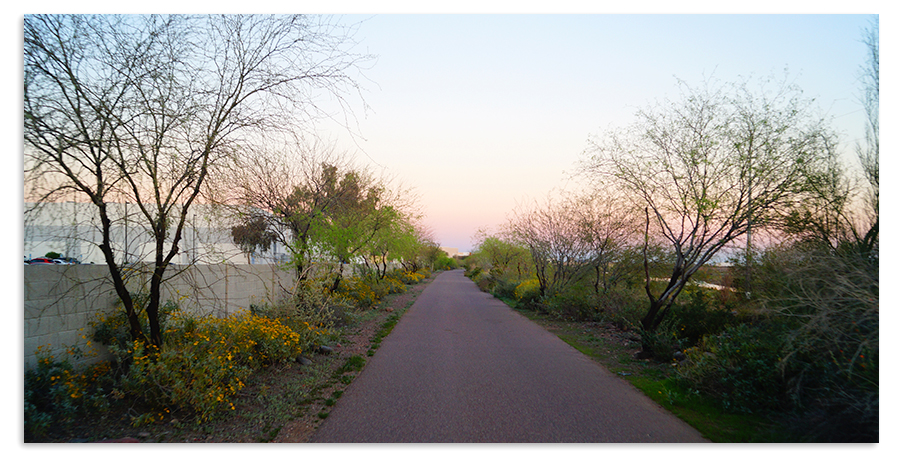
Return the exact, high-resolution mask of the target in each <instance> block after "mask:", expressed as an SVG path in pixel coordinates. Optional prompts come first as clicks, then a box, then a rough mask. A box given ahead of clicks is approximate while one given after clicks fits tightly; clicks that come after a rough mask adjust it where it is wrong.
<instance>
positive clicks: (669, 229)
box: [585, 82, 834, 353]
mask: <svg viewBox="0 0 900 462" xmlns="http://www.w3.org/2000/svg"><path fill="white" fill-rule="evenodd" d="M680 86H681V89H682V95H681V99H679V100H676V101H667V102H665V103H662V104H659V105H657V106H655V107H649V108H647V109H645V110H641V111H639V112H638V113H637V115H636V122H635V123H634V124H633V125H632V126H630V127H629V128H626V129H622V130H618V131H615V130H613V131H611V132H610V133H608V134H607V135H605V136H603V137H602V138H596V139H594V140H592V142H591V146H590V147H589V149H588V151H587V154H588V158H587V161H586V164H585V167H586V171H587V172H588V173H589V174H591V175H593V176H594V177H595V178H596V179H598V180H602V181H605V183H606V184H612V185H613V186H614V187H622V188H624V190H626V191H628V192H630V195H631V197H632V199H633V200H634V202H635V203H636V204H637V205H638V206H639V207H640V208H642V209H643V211H644V218H645V226H644V232H645V238H646V239H647V240H649V236H650V233H651V231H652V232H654V233H658V235H659V236H660V237H661V238H662V239H663V240H664V242H666V244H667V245H668V246H670V248H671V250H672V251H673V254H674V257H673V261H672V262H671V272H670V273H669V274H670V275H669V277H668V278H667V280H666V281H665V283H664V284H665V285H664V287H663V288H662V289H661V290H660V291H655V290H653V287H652V284H651V277H650V271H649V261H648V259H647V256H646V252H645V258H644V265H645V291H646V294H647V297H648V298H649V301H650V306H649V308H648V310H647V313H646V315H645V316H644V317H643V318H642V320H641V325H642V327H643V329H644V330H645V331H646V332H652V331H654V330H655V329H656V327H657V326H659V324H660V322H661V321H662V320H663V318H664V317H665V315H666V313H667V312H668V311H669V309H670V308H671V306H672V304H673V303H674V301H675V299H676V297H677V296H678V294H679V293H681V291H682V289H683V288H684V286H685V284H687V282H688V280H689V279H690V278H691V276H692V275H693V274H694V273H695V272H696V271H697V270H699V269H700V267H701V266H702V265H703V264H705V263H706V262H708V261H709V260H710V258H712V257H713V256H714V255H715V254H716V253H717V252H718V251H719V250H721V249H722V248H723V247H724V246H725V245H727V244H729V243H731V242H733V241H734V240H735V239H737V238H738V237H740V236H744V235H745V234H746V233H748V232H749V231H750V230H751V226H753V227H756V226H763V225H765V223H766V220H767V219H768V218H769V217H770V216H771V215H772V214H773V212H774V211H776V210H778V209H779V207H781V206H783V205H784V203H785V201H786V200H787V199H789V198H790V197H791V196H792V195H793V194H795V193H796V192H797V190H798V188H801V187H802V184H803V180H804V175H805V171H806V166H807V165H809V164H811V163H814V162H816V161H817V160H818V159H820V158H821V157H823V156H825V155H826V153H827V151H828V149H829V147H830V146H833V139H834V135H833V134H832V133H831V132H830V131H829V130H828V129H827V127H826V125H825V122H824V120H823V119H822V118H820V117H817V116H816V115H815V114H814V113H813V110H812V105H811V103H812V102H811V101H810V100H807V99H804V98H803V97H802V95H801V92H800V91H799V90H798V89H796V88H794V87H792V86H789V85H785V84H779V85H775V87H774V88H773V89H772V91H766V90H767V88H766V85H763V86H762V89H761V91H759V92H754V91H752V90H751V89H750V87H749V86H748V84H747V82H743V83H739V84H736V85H713V84H712V83H708V84H707V85H705V86H703V87H701V88H690V87H688V86H687V85H685V84H684V83H683V82H681V84H680ZM601 184H602V183H601ZM645 249H646V246H645ZM644 348H645V353H649V351H646V350H648V348H649V347H648V345H646V344H645V345H644Z"/></svg>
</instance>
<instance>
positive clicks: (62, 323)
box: [23, 264, 294, 369]
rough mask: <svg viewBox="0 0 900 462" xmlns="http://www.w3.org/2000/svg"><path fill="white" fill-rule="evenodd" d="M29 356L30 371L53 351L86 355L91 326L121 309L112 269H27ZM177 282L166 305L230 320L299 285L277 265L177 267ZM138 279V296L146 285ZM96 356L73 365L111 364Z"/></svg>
mask: <svg viewBox="0 0 900 462" xmlns="http://www.w3.org/2000/svg"><path fill="white" fill-rule="evenodd" d="M24 270H25V275H24V276H25V278H24V279H25V291H24V299H25V300H24V326H23V328H24V340H25V341H24V356H25V368H26V369H29V368H32V367H34V366H35V365H36V364H37V359H36V357H35V354H34V353H35V351H36V350H37V348H38V347H39V346H42V345H48V346H49V349H50V352H51V354H53V355H54V356H55V357H57V358H61V357H63V356H64V353H65V351H66V349H67V348H68V347H75V346H77V347H81V348H82V349H83V350H85V351H86V352H87V351H88V350H89V348H86V344H87V339H86V338H83V336H84V337H87V338H90V336H91V328H90V322H91V320H93V319H95V317H96V315H97V314H98V313H100V312H109V311H112V310H114V309H116V304H117V302H118V297H117V296H116V294H115V290H114V289H113V286H112V282H111V281H110V280H109V270H108V268H107V267H106V265H72V266H64V265H31V266H25V267H24ZM169 276H172V279H171V280H170V281H169V282H168V283H167V284H166V285H165V286H164V288H163V293H162V300H163V302H165V301H166V300H176V301H178V303H179V304H180V305H181V306H182V308H184V309H187V310H190V311H191V312H194V313H196V314H200V315H210V316H216V317H225V316H228V315H230V314H234V313H237V312H238V311H240V310H241V309H249V308H250V305H251V304H263V303H267V302H274V301H277V300H278V299H279V298H280V297H281V296H283V294H284V293H285V290H286V289H290V288H291V287H292V285H293V283H294V273H293V272H292V271H284V270H281V269H278V268H277V267H276V265H271V264H265V265H231V264H220V265H204V266H194V267H173V268H171V269H170V270H169V272H167V277H169ZM146 283H147V280H146V278H141V277H137V278H134V279H133V280H132V281H131V282H130V283H129V286H130V289H131V290H132V291H138V290H140V288H141V285H143V284H146ZM91 349H93V350H94V351H95V352H96V356H86V357H84V358H81V359H72V362H73V363H74V364H79V363H91V362H96V361H100V360H103V359H106V358H108V357H109V356H108V352H107V351H106V349H105V348H104V347H103V346H102V345H96V344H92V346H91Z"/></svg>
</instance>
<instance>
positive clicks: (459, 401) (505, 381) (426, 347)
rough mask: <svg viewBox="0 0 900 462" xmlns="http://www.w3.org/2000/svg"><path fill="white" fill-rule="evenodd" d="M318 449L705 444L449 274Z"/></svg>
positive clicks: (334, 419) (382, 355)
mask: <svg viewBox="0 0 900 462" xmlns="http://www.w3.org/2000/svg"><path fill="white" fill-rule="evenodd" d="M310 441H311V442H336V443H349V442H371V443H397V442H410V443H412V442H418V443H426V442H472V443H475V442H489V443H516V442H585V443H591V442H593V443H603V442H632V443H643V442H702V441H705V440H704V439H703V438H702V437H701V436H700V434H699V433H698V432H697V431H696V430H695V429H693V428H692V427H690V426H689V425H687V424H685V423H684V422H682V421H681V420H679V419H678V418H676V417H674V416H673V415H671V414H670V413H668V412H667V411H666V410H665V409H663V408H662V407H661V406H659V405H657V404H656V403H654V402H653V401H652V400H650V399H649V398H647V397H646V396H644V395H643V394H641V393H640V392H639V391H637V390H635V389H634V388H633V387H632V386H631V385H630V384H628V383H627V382H624V381H623V380H622V379H620V378H618V377H616V376H615V375H613V374H612V373H610V372H609V371H607V370H606V369H604V368H603V367H601V366H600V365H598V364H597V363H595V362H593V361H592V360H591V359H589V358H588V357H586V356H584V355H583V354H581V353H580V352H578V351H577V350H575V349H574V348H572V347H571V346H569V345H567V344H566V343H565V342H563V341H562V340H560V339H559V338H557V337H556V336H555V335H553V334H551V333H549V332H547V331H546V330H544V329H543V328H541V327H539V326H538V325H536V324H534V323H532V322H531V321H529V320H527V319H526V318H524V317H523V316H521V315H519V314H518V313H516V312H515V311H513V310H511V309H510V308H509V307H508V306H506V305H505V304H504V303H502V302H500V301H499V300H496V299H494V298H493V297H492V296H491V295H489V294H486V293H484V292H481V291H479V290H478V288H477V287H476V286H475V284H474V283H473V282H472V281H470V280H469V279H467V278H466V277H465V276H463V272H462V271H460V270H457V271H447V272H443V273H441V274H439V275H438V276H437V277H436V279H435V280H434V281H433V282H432V283H431V284H430V285H429V286H428V287H427V288H425V290H424V291H423V292H422V294H421V295H419V297H418V299H417V300H416V303H415V304H414V305H413V306H412V307H410V309H409V310H408V311H407V313H406V314H405V315H404V316H403V317H402V318H401V320H400V322H398V323H397V325H396V326H395V327H394V330H393V332H392V333H391V334H390V335H389V336H388V337H387V338H385V339H384V341H383V342H382V344H381V346H380V347H379V349H378V351H377V353H376V354H375V356H374V357H371V358H368V364H367V366H366V368H365V369H364V370H363V372H362V373H360V375H359V376H358V377H357V378H356V379H355V380H354V381H353V383H352V384H351V385H350V386H349V387H348V388H347V390H346V391H345V392H344V394H343V396H342V397H341V399H340V400H339V401H338V403H337V404H336V405H335V406H334V408H333V409H332V411H331V414H330V416H329V417H328V418H327V419H326V420H325V421H324V422H323V423H322V425H321V427H320V428H319V429H318V431H317V432H316V434H315V435H313V436H312V438H311V440H310Z"/></svg>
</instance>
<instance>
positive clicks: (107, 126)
mask: <svg viewBox="0 0 900 462" xmlns="http://www.w3.org/2000/svg"><path fill="white" fill-rule="evenodd" d="M347 40H348V37H347V36H345V35H341V34H335V29H334V26H332V25H330V24H328V23H327V22H322V21H320V20H319V19H317V18H310V17H304V16H180V15H173V16H113V15H108V16H107V15H104V16H78V15H36V16H31V15H29V16H26V18H25V41H24V44H25V46H24V58H25V59H24V62H25V79H24V83H25V93H24V120H25V128H24V134H25V175H26V186H27V187H28V197H30V198H33V199H34V200H35V201H36V202H38V203H41V202H49V201H54V200H57V199H58V198H59V197H60V196H61V195H65V194H73V193H74V194H76V195H78V196H80V198H81V200H84V201H87V202H89V203H91V204H93V206H94V207H95V209H96V214H97V216H98V217H99V222H100V230H101V234H102V238H101V240H100V242H99V243H98V245H99V247H100V249H101V251H102V253H103V255H104V258H105V263H106V264H107V266H108V267H109V271H110V276H111V279H112V282H113V285H114V287H115V290H116V293H117V295H118V296H119V298H120V299H121V300H122V305H123V307H124V310H125V312H126V314H127V316H128V319H129V324H130V331H131V335H132V336H133V337H134V339H135V340H143V341H147V340H148V338H147V336H146V334H145V333H144V332H143V331H142V328H141V325H140V321H139V313H137V312H136V309H135V303H134V300H133V299H132V297H131V295H130V294H129V291H128V288H127V286H126V276H125V271H124V268H123V262H122V260H121V258H122V257H121V252H120V251H119V249H116V248H115V243H114V241H113V240H112V239H111V237H110V229H111V228H112V223H113V217H111V216H110V214H109V207H110V204H112V203H115V202H124V201H127V202H131V203H133V204H135V206H136V208H137V209H139V213H136V216H135V217H134V218H133V219H134V220H140V221H141V222H143V225H144V226H145V228H146V229H148V230H149V232H150V233H151V234H152V237H153V242H154V249H153V251H152V254H151V255H150V256H149V260H150V261H151V262H152V263H151V264H150V268H151V269H150V272H151V277H150V288H149V301H148V303H147V306H146V307H145V312H146V314H147V318H148V321H149V327H150V334H149V341H150V342H152V343H153V344H155V345H157V346H160V345H161V344H162V334H161V332H160V326H159V322H158V309H159V305H160V287H161V285H162V284H163V282H164V276H165V274H166V271H167V269H168V268H169V265H170V263H171V262H172V259H173V258H174V257H175V256H176V255H177V254H178V253H179V251H180V248H179V244H180V243H181V240H182V237H183V232H184V227H185V221H186V219H187V218H188V216H189V210H190V208H191V206H192V205H194V204H195V203H196V202H197V201H198V200H200V197H201V193H202V192H203V188H204V187H205V186H206V183H207V181H208V179H209V177H210V176H211V175H214V174H216V173H217V171H219V169H224V168H227V167H228V165H229V164H230V163H231V162H233V161H234V158H235V153H236V152H238V151H239V150H241V149H242V148H243V147H244V146H246V145H249V144H252V142H253V140H254V139H257V138H258V137H259V134H260V133H262V132H264V131H271V130H285V129H290V128H291V127H296V124H297V121H298V120H299V121H302V120H308V118H309V117H313V116H316V115H319V112H318V111H317V108H316V107H315V105H312V104H310V103H311V101H312V99H311V97H312V92H314V91H316V90H324V91H326V92H329V93H331V94H334V95H336V96H337V97H338V98H339V99H342V98H343V97H344V95H345V94H346V93H347V92H348V90H354V89H355V88H356V83H355V81H354V79H353V78H352V77H351V75H350V72H351V71H352V70H353V69H355V68H356V67H357V65H358V63H359V60H360V59H361V57H358V56H354V55H351V54H348V53H347V52H346V51H345V50H344V47H345V45H346V44H347Z"/></svg>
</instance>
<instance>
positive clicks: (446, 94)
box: [10, 0, 890, 251]
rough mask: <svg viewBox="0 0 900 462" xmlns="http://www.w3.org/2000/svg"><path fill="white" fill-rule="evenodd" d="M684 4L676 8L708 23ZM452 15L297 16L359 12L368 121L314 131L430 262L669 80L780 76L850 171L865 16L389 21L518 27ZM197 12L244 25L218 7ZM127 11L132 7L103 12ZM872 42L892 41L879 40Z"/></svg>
mask: <svg viewBox="0 0 900 462" xmlns="http://www.w3.org/2000/svg"><path fill="white" fill-rule="evenodd" d="M645 3H649V4H650V6H651V9H650V11H653V9H652V6H653V5H655V4H656V3H654V2H638V4H639V6H638V7H629V8H630V9H629V11H641V9H642V8H646V5H645ZM695 3H696V2H686V3H684V4H680V5H679V7H680V8H681V9H682V11H697V12H703V11H705V10H704V7H706V8H707V9H708V7H709V5H705V6H704V4H703V3H702V2H701V3H700V4H697V5H695ZM501 4H502V3H501ZM880 4H881V3H880V2H869V1H862V2H857V3H854V5H856V6H855V8H859V10H858V11H880V9H879V8H877V7H878V6H879V5H880ZM65 5H70V4H68V3H63V2H55V1H49V2H47V3H46V5H44V7H45V8H47V9H46V12H60V11H69V10H70V9H71V8H70V7H68V6H65ZM155 5H156V4H155ZM173 5H174V6H173ZM182 5H184V4H183V3H175V2H169V1H168V0H164V1H162V3H159V7H160V8H163V9H165V10H166V11H167V12H169V11H171V12H198V13H199V12H207V11H205V10H203V9H202V6H193V7H191V8H193V9H192V10H189V11H183V8H185V7H184V6H182ZM200 5H202V4H200ZM241 5H242V6H241V8H247V5H246V4H241ZM254 5H256V6H255V7H254V8H255V9H254V10H251V11H247V12H262V11H267V12H268V11H274V12H295V11H283V10H284V8H285V4H284V3H275V5H278V6H276V7H272V6H268V7H267V6H266V5H267V3H266V2H262V3H259V4H254ZM449 5H450V6H443V5H440V4H438V5H436V6H435V5H431V6H428V7H421V6H419V7H414V6H415V4H414V3H410V2H378V1H376V2H374V3H372V2H353V1H351V2H345V1H336V2H321V1H318V0H315V1H311V2H300V3H299V4H295V6H302V9H303V10H304V12H310V13H344V12H355V11H371V12H372V13H371V14H352V15H342V16H341V15H339V16H337V17H336V19H337V20H338V21H340V22H341V23H342V24H346V25H353V24H356V25H357V26H356V34H355V40H356V41H357V42H358V45H357V46H356V48H355V49H354V50H353V51H354V52H357V53H367V54H372V55H375V56H376V57H377V59H375V60H373V61H372V62H370V63H368V65H367V66H366V69H365V70H364V74H363V76H361V78H360V79H359V83H360V85H361V87H362V89H363V93H362V96H363V98H364V99H365V103H366V104H367V105H368V107H369V110H366V109H364V108H363V106H362V104H361V102H360V101H359V100H358V99H352V98H351V99H350V100H349V101H350V107H349V109H350V110H351V111H352V114H353V116H355V117H356V119H357V123H356V124H354V125H353V126H352V127H351V128H352V130H353V132H354V133H355V135H351V133H350V132H348V130H347V129H346V128H343V127H340V126H338V125H337V124H333V123H327V122H323V123H321V124H320V125H319V126H317V127H316V128H315V130H316V133H317V134H318V135H319V136H320V137H321V138H324V139H326V140H328V142H329V143H331V144H332V145H333V146H334V147H335V148H336V149H337V150H340V151H346V152H348V153H350V154H351V155H353V156H355V158H356V159H357V161H358V162H359V163H361V164H366V165H369V166H372V167H375V168H377V169H383V171H384V172H385V173H386V174H387V175H390V176H392V177H395V178H397V179H398V180H400V181H402V182H403V184H404V185H405V186H409V187H414V188H415V189H416V191H418V193H419V195H420V205H421V206H422V209H423V211H424V212H425V214H426V217H425V223H426V224H427V225H428V226H429V227H430V228H431V229H432V230H433V231H434V236H435V238H436V239H437V240H438V241H439V243H440V244H441V245H443V246H447V247H456V248H458V249H460V250H461V251H468V250H471V248H472V236H473V235H474V234H475V232H476V231H477V230H478V229H479V228H490V229H496V228H497V227H498V226H499V225H501V224H502V223H504V222H505V221H506V219H507V216H508V215H509V214H510V212H512V210H513V209H515V208H516V206H517V204H520V203H524V202H530V201H533V200H541V199H543V198H545V197H546V196H547V195H548V194H549V193H550V192H551V191H553V190H554V189H557V190H558V189H562V188H569V189H571V188H572V187H573V185H574V184H575V183H576V181H577V180H573V179H571V178H570V177H571V175H572V174H573V173H575V171H576V168H577V165H576V164H577V162H578V161H579V160H580V159H582V158H583V154H582V153H583V151H584V150H585V148H586V147H587V139H588V138H589V137H590V136H592V135H596V134H598V133H600V132H601V131H603V130H605V129H607V128H612V127H620V126H625V125H627V124H628V123H629V122H630V121H631V120H632V119H631V117H632V115H633V114H634V112H635V110H636V109H638V108H641V107H646V106H647V105H648V104H651V103H653V102H654V101H655V100H661V99H663V98H666V97H675V96H676V83H677V79H682V80H684V81H685V82H686V83H687V84H688V85H691V86H696V85H699V84H700V83H701V82H703V81H705V80H706V79H708V78H710V77H712V78H714V79H716V80H718V81H721V82H733V81H736V80H738V79H740V78H741V77H753V78H762V77H766V76H770V75H774V76H783V75H784V72H785V70H786V71H787V73H788V75H789V76H790V78H791V79H792V80H793V82H794V83H796V84H797V85H798V86H799V87H800V88H802V89H803V90H804V92H805V94H806V95H807V96H809V97H813V98H816V101H817V104H818V106H819V108H820V109H821V111H822V112H823V113H825V114H827V115H829V116H832V117H834V125H835V127H836V128H837V129H838V130H839V131H840V132H842V136H843V137H842V140H843V142H842V144H841V148H842V149H843V150H844V151H845V152H847V153H848V157H852V152H853V147H854V145H855V143H856V142H857V141H858V140H861V139H862V137H863V133H864V132H863V127H864V117H863V111H862V105H861V104H860V103H859V95H860V83H859V82H860V80H859V75H860V67H861V66H863V65H864V63H865V60H866V47H865V45H863V43H862V41H861V40H862V36H863V31H864V29H865V28H867V27H868V26H869V24H870V21H871V20H872V18H873V16H871V15H853V14H849V15H844V14H819V15H783V14H779V15H747V14H734V15H704V14H700V15H694V14H625V15H622V14H586V13H584V14H505V13H504V14H390V13H394V12H406V11H426V12H430V11H437V12H450V13H456V12H483V11H488V12H494V11H499V12H505V11H515V10H509V9H508V7H506V9H504V7H493V6H492V5H495V3H492V2H490V1H486V2H470V1H468V0H465V1H460V2H454V3H452V4H449ZM659 5H663V7H664V5H665V3H659ZM659 5H657V6H659ZM109 6H110V5H107V7H109ZM167 6H171V8H166V7H167ZM208 6H209V7H210V8H213V9H222V8H224V9H225V11H227V12H241V10H233V9H229V7H228V3H227V2H226V3H225V4H216V5H215V6H213V5H208ZM554 6H556V7H557V8H560V9H561V10H562V11H581V10H580V9H579V7H578V6H577V4H573V3H572V2H568V1H562V2H559V4H558V5H557V4H556V3H554V4H553V5H551V6H547V7H545V8H546V9H545V10H531V11H554V10H552V9H550V8H553V7H554ZM85 7H86V6H85ZM130 7H137V6H136V5H131V6H129V7H125V9H124V10H122V9H120V8H118V6H117V7H116V11H121V12H129V11H128V8H130ZM520 8H521V7H520ZM754 8H757V11H765V12H778V11H779V9H781V10H787V11H804V10H803V9H797V8H793V9H792V8H791V2H769V1H764V2H762V3H759V4H754ZM91 11H97V9H96V8H92V9H91ZM99 11H103V9H102V8H100V10H99ZM656 11H678V10H672V9H671V8H669V7H665V9H662V8H661V7H657V8H656ZM717 11H726V12H727V11H728V10H727V8H726V9H723V7H719V6H717ZM744 11H751V12H752V11H754V10H749V9H747V8H744V9H742V10H740V12H744ZM850 11H853V10H850ZM30 12H44V11H30ZM140 12H144V11H143V10H141V11H140ZM384 13H388V14H384ZM884 19H885V18H882V22H883V24H884V22H885V21H884ZM888 24H890V23H889V22H888ZM13 25H14V26H15V27H14V28H13V32H15V34H14V35H15V37H13V38H14V39H15V40H13V42H14V43H21V32H19V30H21V29H20V28H21V17H19V18H18V22H16V23H15V24H13ZM882 30H888V32H889V28H887V27H884V25H882ZM888 36H889V34H888V35H882V41H885V37H888ZM11 40H12V39H11ZM12 48H13V51H14V53H13V55H14V56H11V57H10V59H13V58H15V60H16V62H21V59H22V58H21V49H20V48H18V49H16V48H17V47H12ZM19 101H21V100H19ZM18 104H20V102H17V103H15V104H13V105H12V107H17V106H18ZM326 106H327V103H326ZM883 107H887V106H883ZM16 120H17V119H16ZM18 136H19V135H15V137H16V138H17V137H18ZM13 172H14V171H13ZM17 176H18V175H17ZM19 178H21V177H19ZM19 181H21V180H19ZM11 184H14V182H12V183H11Z"/></svg>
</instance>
